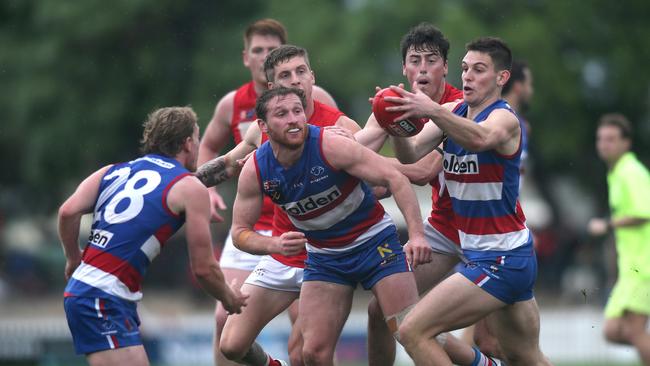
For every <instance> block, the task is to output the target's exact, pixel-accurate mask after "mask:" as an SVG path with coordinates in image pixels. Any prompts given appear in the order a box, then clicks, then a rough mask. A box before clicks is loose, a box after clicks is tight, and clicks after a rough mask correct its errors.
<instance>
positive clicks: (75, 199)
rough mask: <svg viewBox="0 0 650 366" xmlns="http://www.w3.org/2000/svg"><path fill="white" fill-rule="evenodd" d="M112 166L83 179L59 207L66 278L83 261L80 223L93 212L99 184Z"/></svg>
mask: <svg viewBox="0 0 650 366" xmlns="http://www.w3.org/2000/svg"><path fill="white" fill-rule="evenodd" d="M109 168H110V166H106V167H104V168H102V169H99V170H98V171H96V172H94V173H93V174H91V175H90V176H88V177H87V178H86V179H84V180H83V182H81V183H80V184H79V186H78V187H77V189H76V190H75V192H74V193H73V194H72V195H71V196H70V197H68V199H67V200H66V201H65V202H64V203H63V204H62V205H61V207H59V212H58V221H59V224H58V225H59V239H60V240H61V245H62V246H63V254H65V259H66V263H65V272H64V274H65V279H66V280H68V279H70V276H72V273H73V272H74V270H75V269H77V267H78V266H79V264H80V263H81V250H80V249H79V225H80V224H81V217H82V216H83V215H84V214H88V213H91V212H93V209H94V207H95V202H96V201H97V196H98V194H99V185H100V183H101V181H102V178H103V177H104V174H106V171H107V170H108V169H109Z"/></svg>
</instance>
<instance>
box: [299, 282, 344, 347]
mask: <svg viewBox="0 0 650 366" xmlns="http://www.w3.org/2000/svg"><path fill="white" fill-rule="evenodd" d="M352 297H353V288H352V287H350V286H346V285H341V284H337V283H332V282H324V281H305V282H303V284H302V290H301V292H300V305H299V310H298V313H299V315H298V318H300V323H301V330H302V336H303V339H304V347H305V348H304V349H306V348H308V347H312V348H314V349H321V348H327V349H328V351H331V352H333V350H334V347H335V346H336V342H337V340H338V337H339V335H340V333H341V330H342V329H343V325H344V324H345V321H346V320H347V318H348V315H349V314H350V308H351V306H352Z"/></svg>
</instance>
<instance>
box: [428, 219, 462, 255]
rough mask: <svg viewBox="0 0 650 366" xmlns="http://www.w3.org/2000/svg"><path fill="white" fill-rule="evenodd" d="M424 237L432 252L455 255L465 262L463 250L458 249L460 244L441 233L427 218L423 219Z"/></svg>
mask: <svg viewBox="0 0 650 366" xmlns="http://www.w3.org/2000/svg"><path fill="white" fill-rule="evenodd" d="M424 237H425V238H426V239H427V243H429V246H430V247H431V250H433V251H434V252H436V253H440V254H445V255H451V256H456V257H458V258H459V259H460V260H461V261H463V262H464V263H467V258H465V255H464V254H463V250H462V249H460V245H458V244H456V243H454V242H453V241H451V240H449V238H448V237H446V236H444V235H442V234H441V233H440V231H438V230H437V229H436V228H434V227H433V226H431V223H430V222H429V220H424Z"/></svg>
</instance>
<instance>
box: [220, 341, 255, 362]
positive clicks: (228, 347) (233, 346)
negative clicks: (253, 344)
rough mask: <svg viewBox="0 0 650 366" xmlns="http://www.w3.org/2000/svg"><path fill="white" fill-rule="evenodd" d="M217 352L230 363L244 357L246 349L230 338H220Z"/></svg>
mask: <svg viewBox="0 0 650 366" xmlns="http://www.w3.org/2000/svg"><path fill="white" fill-rule="evenodd" d="M219 350H220V351H221V353H223V355H224V357H226V358H227V359H229V360H230V361H239V360H241V359H242V358H243V357H244V356H245V355H246V352H247V351H248V347H245V346H244V345H242V344H240V343H239V342H236V341H235V340H233V339H232V338H230V337H222V338H221V343H220V344H219Z"/></svg>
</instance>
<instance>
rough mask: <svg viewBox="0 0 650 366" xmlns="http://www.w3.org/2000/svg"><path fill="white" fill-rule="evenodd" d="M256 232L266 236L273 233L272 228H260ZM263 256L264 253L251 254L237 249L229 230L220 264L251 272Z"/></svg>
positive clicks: (223, 266) (224, 266)
mask: <svg viewBox="0 0 650 366" xmlns="http://www.w3.org/2000/svg"><path fill="white" fill-rule="evenodd" d="M256 232H257V233H258V234H260V235H264V236H271V234H272V231H271V230H258V231H256ZM262 257H263V256H262V255H255V254H250V253H247V252H244V251H243V250H239V249H237V247H235V244H234V243H233V241H232V235H231V233H230V231H228V237H227V238H226V242H225V243H224V245H223V250H222V251H221V258H219V265H220V266H221V268H232V269H241V270H243V271H248V272H250V271H252V270H254V269H255V266H256V265H257V263H259V261H260V259H261V258H262Z"/></svg>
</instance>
